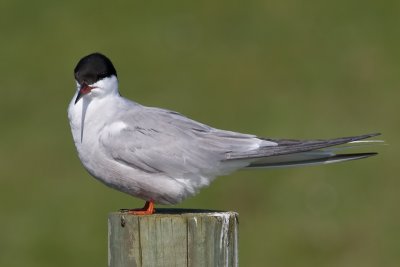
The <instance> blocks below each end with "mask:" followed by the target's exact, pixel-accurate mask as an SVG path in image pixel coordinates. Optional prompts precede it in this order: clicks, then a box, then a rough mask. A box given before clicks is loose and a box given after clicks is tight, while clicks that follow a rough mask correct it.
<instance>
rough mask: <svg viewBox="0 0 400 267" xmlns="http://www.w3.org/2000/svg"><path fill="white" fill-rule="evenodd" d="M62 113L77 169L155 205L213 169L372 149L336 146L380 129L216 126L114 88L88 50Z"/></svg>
mask: <svg viewBox="0 0 400 267" xmlns="http://www.w3.org/2000/svg"><path fill="white" fill-rule="evenodd" d="M74 77H75V82H76V91H75V94H74V96H73V98H72V100H71V102H70V103H69V106H68V118H69V123H70V126H71V132H72V137H73V141H74V144H75V146H76V149H77V154H78V157H79V159H80V161H81V162H82V164H83V166H84V168H85V169H86V170H87V171H88V172H89V174H91V175H92V176H93V177H94V178H96V179H98V180H99V181H101V182H103V183H104V184H105V185H107V186H109V187H111V188H114V189H116V190H119V191H122V192H124V193H127V194H129V195H132V196H134V197H137V198H140V199H142V200H144V201H145V205H144V207H143V208H140V209H132V210H129V213H131V214H136V215H150V214H153V213H154V212H155V204H177V203H180V202H182V201H183V200H185V199H186V198H188V197H191V196H194V195H196V194H197V193H198V192H199V190H200V189H201V188H203V187H206V186H209V185H210V183H211V182H212V181H213V180H214V179H215V178H216V177H218V176H222V175H228V174H230V173H232V172H234V171H237V170H240V169H253V168H272V167H291V166H303V165H317V164H328V163H336V162H343V161H348V160H356V159H363V158H367V157H370V156H374V155H376V154H377V153H375V152H367V153H340V151H342V150H344V149H348V148H352V147H354V146H358V145H360V144H361V145H362V144H368V143H369V142H373V141H378V140H364V139H367V138H370V137H374V136H377V135H379V134H380V133H372V134H363V135H358V136H350V137H342V138H334V139H311V140H293V139H273V138H264V137H259V136H256V135H253V134H244V133H239V132H233V131H227V130H221V129H217V128H214V127H211V126H208V125H206V124H203V123H200V122H197V121H195V120H192V119H190V118H188V117H186V116H184V115H182V114H180V113H178V112H175V111H171V110H167V109H162V108H157V107H149V106H144V105H141V104H139V103H137V102H134V101H132V100H129V99H127V98H124V97H123V96H121V94H120V93H119V84H118V76H117V71H116V69H115V68H114V65H113V64H112V62H111V60H110V59H109V58H108V57H106V56H105V55H103V54H101V53H98V52H96V53H92V54H89V55H87V56H85V57H83V58H81V59H80V60H79V62H78V63H77V65H76V67H75V69H74Z"/></svg>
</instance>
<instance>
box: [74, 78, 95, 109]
mask: <svg viewBox="0 0 400 267" xmlns="http://www.w3.org/2000/svg"><path fill="white" fill-rule="evenodd" d="M92 89H93V87H90V86H89V85H87V84H86V83H82V84H81V88H80V89H79V92H78V95H77V96H76V99H75V104H76V103H77V102H78V101H79V99H81V98H82V96H84V95H86V94H88V93H90V91H92Z"/></svg>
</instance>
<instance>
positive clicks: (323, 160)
mask: <svg viewBox="0 0 400 267" xmlns="http://www.w3.org/2000/svg"><path fill="white" fill-rule="evenodd" d="M377 154H378V153H375V152H370V153H355V154H337V155H332V156H325V157H320V158H314V159H304V160H286V161H275V162H268V161H262V160H260V161H256V162H253V163H251V164H250V165H249V166H247V168H280V167H298V166H312V165H319V164H330V163H338V162H343V161H348V160H356V159H363V158H368V157H371V156H375V155H377Z"/></svg>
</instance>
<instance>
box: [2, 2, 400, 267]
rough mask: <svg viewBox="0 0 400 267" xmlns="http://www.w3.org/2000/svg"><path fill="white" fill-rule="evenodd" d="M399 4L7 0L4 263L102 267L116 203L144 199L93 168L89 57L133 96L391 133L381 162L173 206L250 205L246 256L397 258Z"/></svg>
mask: <svg viewBox="0 0 400 267" xmlns="http://www.w3.org/2000/svg"><path fill="white" fill-rule="evenodd" d="M399 8H400V2H398V1H390V0H385V1H379V2H377V1H363V2H360V1H355V0H350V1H348V0H347V1H344V0H339V1H333V2H332V1H331V2H326V1H315V0H314V1H296V0H283V1H281V0H279V1H278V0H272V1H232V0H230V1H203V2H190V1H147V2H136V1H131V2H128V1H113V2H110V1H96V2H83V1H75V0H71V1H48V0H37V1H21V0H13V1H11V0H3V1H1V2H0V32H1V36H2V38H1V42H0V59H1V60H0V73H1V74H0V88H1V89H0V90H1V93H2V94H1V98H0V122H1V131H0V137H1V138H0V142H1V144H0V211H1V213H0V266H31V267H35V266H41V267H46V266H60V267H62V266H104V265H106V264H107V219H106V218H107V214H108V213H109V212H111V211H115V210H118V209H119V208H125V207H138V206H141V205H142V204H143V203H142V201H140V200H138V199H135V198H132V197H130V196H127V195H124V194H122V193H119V192H117V191H114V190H111V189H109V188H106V187H105V186H103V185H102V184H100V183H99V182H97V181H95V180H94V179H92V178H91V177H90V176H89V175H88V174H87V173H86V172H85V171H84V169H83V168H82V166H81V165H80V162H79V160H78V158H77V156H76V152H75V148H74V146H73V143H72V138H71V134H70V129H69V125H68V120H67V116H66V108H67V105H68V102H69V101H70V99H71V98H72V95H73V93H74V90H75V83H74V80H73V71H72V70H73V68H74V67H75V64H76V63H77V61H78V60H79V59H80V57H82V56H84V55H86V54H88V53H91V52H94V51H100V52H103V53H105V54H106V55H108V56H109V57H110V58H111V59H112V60H113V62H114V64H115V66H116V68H117V71H118V74H119V77H120V90H121V93H122V94H123V95H124V96H126V97H128V98H132V99H134V100H136V101H138V102H139V103H142V104H145V105H150V106H160V107H164V108H168V109H172V110H176V111H179V112H181V113H183V114H185V115H187V116H189V117H192V118H194V119H196V120H199V121H202V122H204V123H207V124H210V125H212V126H214V127H218V128H223V129H229V130H235V131H242V132H249V133H254V134H258V135H261V136H267V137H285V138H330V137H338V136H348V135H355V134H363V133H368V132H376V131H381V132H383V133H384V136H383V139H384V140H386V142H387V143H388V144H389V145H390V146H380V147H378V148H377V150H378V151H379V152H381V155H380V156H378V157H375V158H371V159H367V160H363V161H357V162H349V163H345V164H338V165H330V166H321V167H308V168H296V169H286V170H283V169H282V170H268V171H243V172H238V173H235V174H233V175H231V176H229V177H221V178H219V179H217V180H216V181H215V182H214V183H213V184H212V186H211V187H209V188H207V189H204V190H202V192H201V194H199V195H198V196H196V197H194V198H192V199H189V200H187V201H185V202H184V203H182V204H181V205H178V206H177V207H185V208H205V209H220V210H235V211H238V212H239V213H240V264H241V266H364V267H368V266H398V264H399V262H400V254H399V250H400V241H399V240H400V216H399V211H398V203H399V202H400V194H399V188H400V182H399V179H398V173H399V169H398V165H399V164H398V163H396V162H398V161H397V160H396V158H398V155H397V153H398V144H397V142H396V140H397V138H398V136H399V130H400V125H399V104H398V102H399V97H400V92H399V85H400V75H399V74H400V49H399V47H400V30H399V29H400V28H399V23H400V19H399V16H398V12H399Z"/></svg>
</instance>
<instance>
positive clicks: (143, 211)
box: [128, 200, 155, 215]
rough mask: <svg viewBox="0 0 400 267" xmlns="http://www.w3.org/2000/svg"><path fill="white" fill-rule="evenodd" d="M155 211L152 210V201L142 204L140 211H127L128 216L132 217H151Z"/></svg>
mask: <svg viewBox="0 0 400 267" xmlns="http://www.w3.org/2000/svg"><path fill="white" fill-rule="evenodd" d="M154 211H155V209H154V202H153V200H150V201H146V204H144V207H143V208H141V209H134V210H129V211H128V213H129V214H133V215H151V214H153V213H154Z"/></svg>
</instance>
